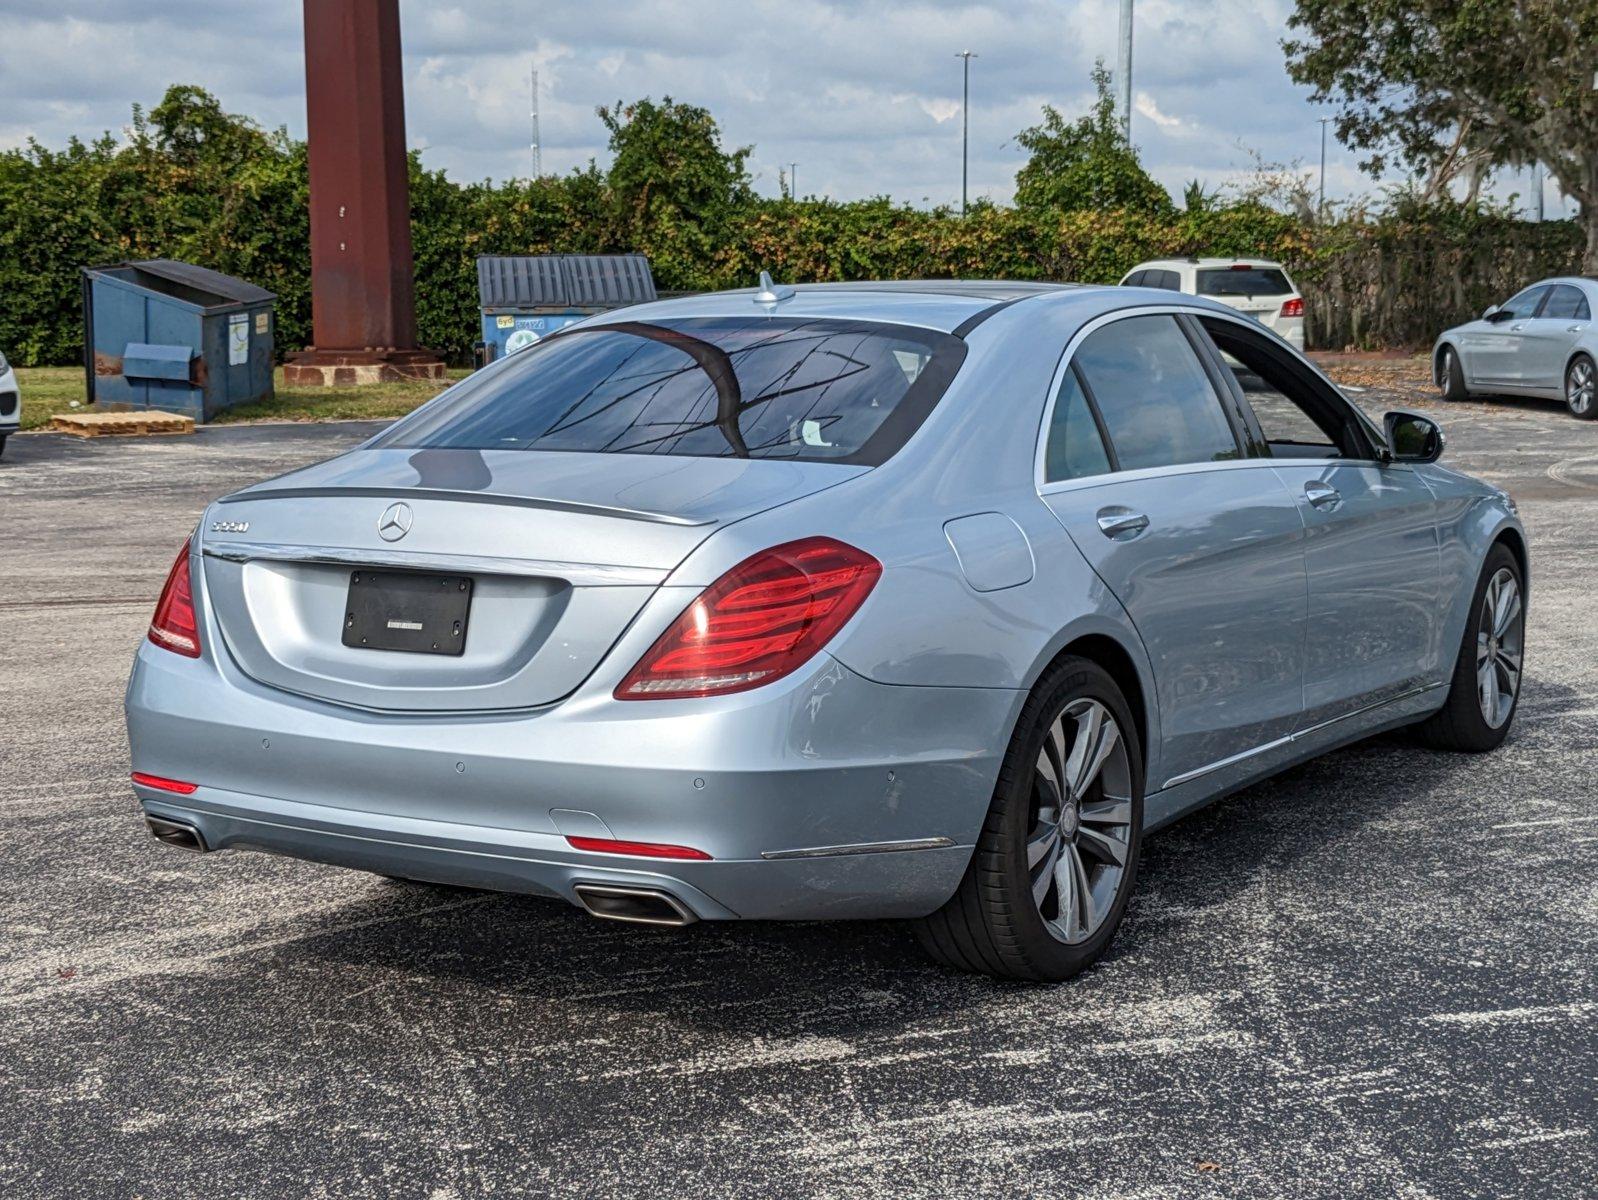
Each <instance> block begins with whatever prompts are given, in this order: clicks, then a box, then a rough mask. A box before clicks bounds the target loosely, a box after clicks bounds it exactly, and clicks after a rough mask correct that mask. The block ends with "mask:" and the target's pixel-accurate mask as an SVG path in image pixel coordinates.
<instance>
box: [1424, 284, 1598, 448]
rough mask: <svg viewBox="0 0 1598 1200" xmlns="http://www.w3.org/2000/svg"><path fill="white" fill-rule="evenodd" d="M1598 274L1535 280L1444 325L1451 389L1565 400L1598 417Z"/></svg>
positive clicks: (1440, 347) (1437, 373) (1436, 370)
mask: <svg viewBox="0 0 1598 1200" xmlns="http://www.w3.org/2000/svg"><path fill="white" fill-rule="evenodd" d="M1595 308H1598V281H1594V280H1591V279H1579V278H1574V277H1570V276H1561V277H1559V278H1556V279H1544V280H1541V281H1539V282H1537V283H1534V284H1532V285H1531V286H1530V287H1529V288H1527V289H1526V290H1525V291H1523V292H1518V293H1516V294H1515V295H1513V296H1511V297H1510V298H1509V299H1508V300H1506V301H1504V302H1503V303H1502V304H1494V305H1492V306H1490V307H1489V308H1488V309H1487V311H1486V312H1484V313H1482V315H1481V320H1479V321H1469V322H1467V323H1465V324H1464V325H1457V326H1455V327H1454V328H1453V329H1449V330H1446V331H1444V333H1443V334H1442V336H1440V337H1439V338H1438V339H1437V344H1436V345H1435V346H1434V347H1433V348H1432V371H1433V378H1434V379H1435V381H1436V383H1437V386H1438V388H1439V389H1441V391H1442V393H1443V395H1444V396H1446V397H1447V398H1448V399H1450V400H1464V399H1467V398H1468V397H1470V396H1472V395H1474V394H1477V393H1482V392H1488V393H1492V394H1495V395H1506V396H1539V397H1542V398H1544V399H1547V400H1563V401H1564V402H1565V406H1566V407H1567V408H1569V409H1570V412H1571V414H1572V415H1573V416H1577V417H1580V418H1581V419H1582V420H1585V421H1591V420H1594V419H1598V403H1595V402H1594V396H1593V389H1594V385H1595V383H1598V366H1595V364H1598V326H1595V325H1594V324H1593V320H1592V314H1593V310H1594V309H1595Z"/></svg>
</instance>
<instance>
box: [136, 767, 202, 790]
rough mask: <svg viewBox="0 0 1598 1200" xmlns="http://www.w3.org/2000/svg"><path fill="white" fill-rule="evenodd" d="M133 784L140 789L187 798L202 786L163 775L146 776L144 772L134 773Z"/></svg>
mask: <svg viewBox="0 0 1598 1200" xmlns="http://www.w3.org/2000/svg"><path fill="white" fill-rule="evenodd" d="M133 782H134V783H136V784H138V785H139V786H140V787H147V788H154V789H155V790H156V791H158V792H176V793H177V794H178V795H179V796H187V795H188V794H189V793H191V792H193V791H194V790H195V789H196V788H198V787H199V786H200V785H199V784H197V783H184V782H183V781H182V780H181V779H167V778H165V777H164V776H161V775H146V774H145V773H144V772H143V771H135V772H133Z"/></svg>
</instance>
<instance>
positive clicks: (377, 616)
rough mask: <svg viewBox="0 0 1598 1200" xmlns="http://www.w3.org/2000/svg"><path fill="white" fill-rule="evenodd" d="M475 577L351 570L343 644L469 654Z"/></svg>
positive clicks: (455, 655)
mask: <svg viewBox="0 0 1598 1200" xmlns="http://www.w3.org/2000/svg"><path fill="white" fill-rule="evenodd" d="M471 609H472V580H471V579H470V578H469V577H467V576H465V575H430V574H425V573H423V572H420V571H367V570H361V571H352V572H351V573H350V590H349V597H348V599H347V600H346V601H345V605H344V638H343V641H344V644H345V645H346V646H349V647H351V648H353V649H356V650H399V651H404V652H407V653H410V654H447V655H450V656H452V657H457V658H458V657H459V656H460V655H462V654H464V653H466V622H467V618H468V617H470V615H471Z"/></svg>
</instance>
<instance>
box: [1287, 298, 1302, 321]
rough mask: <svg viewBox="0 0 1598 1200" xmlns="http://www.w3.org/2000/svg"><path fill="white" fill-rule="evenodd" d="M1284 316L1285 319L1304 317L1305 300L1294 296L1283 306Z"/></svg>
mask: <svg viewBox="0 0 1598 1200" xmlns="http://www.w3.org/2000/svg"><path fill="white" fill-rule="evenodd" d="M1282 315H1283V316H1284V317H1302V316H1303V315H1304V301H1303V299H1302V298H1300V297H1298V296H1294V297H1293V298H1292V299H1291V300H1289V301H1287V302H1286V303H1285V304H1283V305H1282Z"/></svg>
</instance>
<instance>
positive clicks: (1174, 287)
mask: <svg viewBox="0 0 1598 1200" xmlns="http://www.w3.org/2000/svg"><path fill="white" fill-rule="evenodd" d="M1149 274H1150V275H1157V276H1158V277H1159V278H1157V279H1151V280H1150V281H1149V282H1150V283H1152V284H1153V285H1154V286H1155V287H1157V288H1164V289H1165V290H1166V291H1168V292H1179V291H1181V290H1182V277H1181V276H1180V275H1178V274H1177V273H1176V272H1175V271H1150V272H1149Z"/></svg>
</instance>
